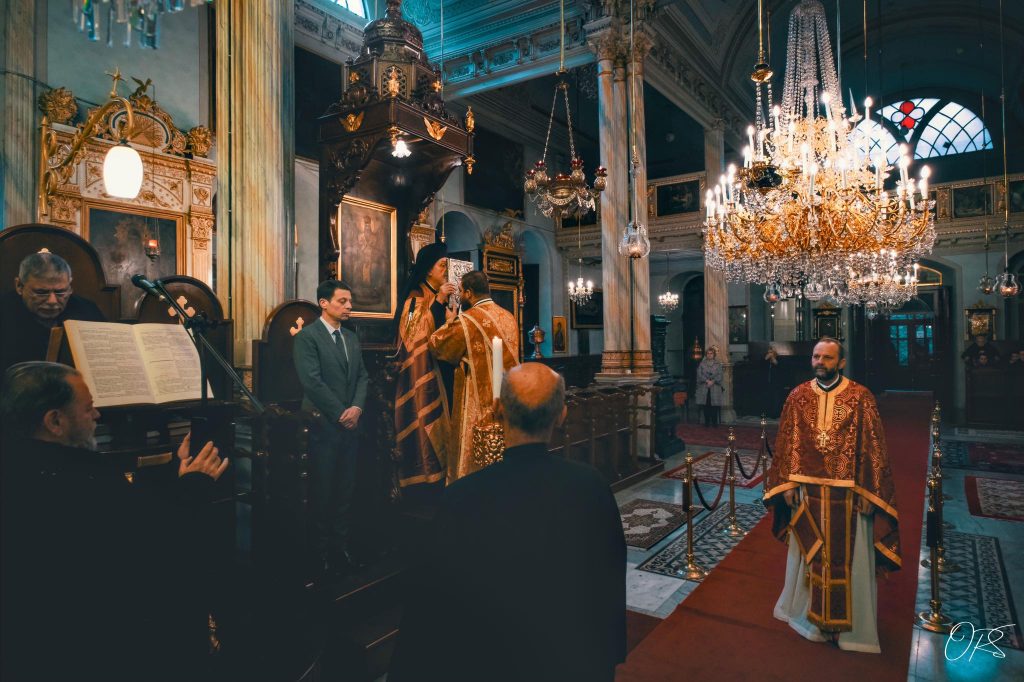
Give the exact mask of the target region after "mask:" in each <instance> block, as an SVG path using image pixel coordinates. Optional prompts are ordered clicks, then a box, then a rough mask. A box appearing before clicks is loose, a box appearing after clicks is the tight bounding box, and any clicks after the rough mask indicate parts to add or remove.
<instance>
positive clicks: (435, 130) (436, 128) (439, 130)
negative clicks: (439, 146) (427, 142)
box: [423, 116, 448, 142]
mask: <svg viewBox="0 0 1024 682" xmlns="http://www.w3.org/2000/svg"><path fill="white" fill-rule="evenodd" d="M423 125H425V126H427V133H428V134H429V135H430V136H431V137H432V138H434V139H435V140H437V141H438V142H440V141H441V138H442V137H444V134H445V133H446V132H448V126H446V125H441V124H440V123H434V122H433V121H431V120H430V119H429V118H427V117H426V116H424V117H423Z"/></svg>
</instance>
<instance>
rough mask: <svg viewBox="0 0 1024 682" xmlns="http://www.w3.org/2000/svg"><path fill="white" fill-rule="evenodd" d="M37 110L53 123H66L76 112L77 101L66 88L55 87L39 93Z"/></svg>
mask: <svg viewBox="0 0 1024 682" xmlns="http://www.w3.org/2000/svg"><path fill="white" fill-rule="evenodd" d="M39 110H40V111H42V112H43V114H44V115H45V116H46V117H47V118H49V119H50V120H51V121H53V122H54V123H68V122H69V121H70V120H71V119H72V118H74V117H75V114H77V113H78V102H76V101H75V96H74V94H72V92H71V91H70V90H68V89H67V88H56V89H54V90H50V91H48V92H44V93H43V94H41V95H39Z"/></svg>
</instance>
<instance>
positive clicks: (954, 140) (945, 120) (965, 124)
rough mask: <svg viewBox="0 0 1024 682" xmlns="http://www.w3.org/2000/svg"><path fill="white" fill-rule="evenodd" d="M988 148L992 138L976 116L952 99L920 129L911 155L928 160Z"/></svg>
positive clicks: (990, 145) (990, 147) (990, 146)
mask: <svg viewBox="0 0 1024 682" xmlns="http://www.w3.org/2000/svg"><path fill="white" fill-rule="evenodd" d="M983 149H992V137H991V136H990V135H989V133H988V128H986V127H985V124H984V123H983V122H982V120H981V119H980V118H978V116H977V115H976V114H975V113H974V112H973V111H971V110H970V109H968V108H967V107H964V106H962V105H960V104H957V103H956V102H949V103H947V104H946V105H945V106H943V107H942V108H941V109H939V111H938V112H936V114H935V115H934V116H933V117H932V118H931V120H930V121H928V125H927V126H925V128H924V130H922V131H921V135H920V138H919V139H918V141H917V146H916V147H915V148H914V158H918V159H928V158H931V157H933V156H948V155H950V154H964V153H966V152H978V151H981V150H983Z"/></svg>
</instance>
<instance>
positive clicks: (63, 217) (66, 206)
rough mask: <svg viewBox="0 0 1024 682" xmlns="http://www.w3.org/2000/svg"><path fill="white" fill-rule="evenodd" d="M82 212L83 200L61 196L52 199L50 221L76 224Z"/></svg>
mask: <svg viewBox="0 0 1024 682" xmlns="http://www.w3.org/2000/svg"><path fill="white" fill-rule="evenodd" d="M81 210H82V200H81V199H78V198H76V197H69V196H62V195H59V194H58V195H55V196H52V197H50V219H51V220H53V222H55V223H71V224H74V223H75V222H76V220H77V216H78V212H79V211H81Z"/></svg>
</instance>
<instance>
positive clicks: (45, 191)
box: [38, 69, 143, 217]
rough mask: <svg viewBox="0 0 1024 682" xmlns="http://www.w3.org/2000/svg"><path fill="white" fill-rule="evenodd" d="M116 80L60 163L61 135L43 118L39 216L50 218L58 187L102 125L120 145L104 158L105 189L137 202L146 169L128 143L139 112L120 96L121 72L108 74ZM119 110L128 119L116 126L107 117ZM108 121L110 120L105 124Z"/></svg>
mask: <svg viewBox="0 0 1024 682" xmlns="http://www.w3.org/2000/svg"><path fill="white" fill-rule="evenodd" d="M107 75H108V76H110V78H111V79H112V80H113V86H112V87H111V88H110V94H109V95H108V100H107V102H106V104H104V105H103V106H102V107H99V108H97V109H94V110H93V111H92V112H90V114H89V118H88V119H87V120H86V122H85V123H84V124H82V125H80V126H79V128H78V130H77V131H76V132H75V134H74V136H73V137H72V139H71V148H70V150H69V151H68V153H67V154H66V155H65V156H64V157H63V158H61V159H60V160H59V161H58V160H56V159H55V157H56V155H57V152H58V145H57V134H56V133H55V132H54V130H53V129H52V128H51V127H50V120H49V118H48V117H47V116H43V121H42V125H41V126H40V144H39V147H40V160H39V178H38V182H39V196H38V199H39V202H38V204H39V205H38V208H39V215H40V217H43V216H46V215H47V214H48V213H49V211H50V206H49V204H50V201H49V199H50V196H51V195H52V194H53V193H54V192H56V191H57V188H58V187H59V186H60V185H61V184H63V183H65V182H67V181H68V179H69V178H70V177H71V173H72V172H73V171H74V167H75V165H77V164H78V162H79V161H81V159H82V155H83V154H84V153H85V145H86V143H87V142H88V141H89V140H90V139H91V138H92V137H93V136H95V135H96V134H97V133H99V132H100V129H101V124H103V125H106V126H108V127H109V129H110V132H111V134H112V135H113V137H114V139H115V140H116V141H117V144H115V145H114V146H112V147H111V148H110V149H108V150H107V153H106V156H105V157H104V159H103V189H104V192H106V194H107V195H108V196H112V197H117V198H119V199H134V198H135V197H137V196H138V195H139V190H140V189H141V188H142V179H143V167H142V157H140V156H139V153H138V152H137V151H135V149H134V148H133V147H132V146H131V145H129V144H128V141H129V140H130V139H131V137H132V134H133V133H134V131H135V112H134V110H133V109H132V105H131V102H129V101H128V100H127V99H125V98H124V97H121V96H120V95H118V94H117V84H118V82H120V81H122V80H124V79H123V78H122V77H121V70H120V69H114V72H113V73H108V74H107ZM115 107H121V108H123V110H124V114H125V115H124V118H123V119H119V120H118V121H117V122H116V123H114V122H113V121H114V118H115V117H111V119H110V121H107V115H108V114H109V113H110V112H111V110H113V109H114V108H115ZM105 121H107V122H106V123H105Z"/></svg>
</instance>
